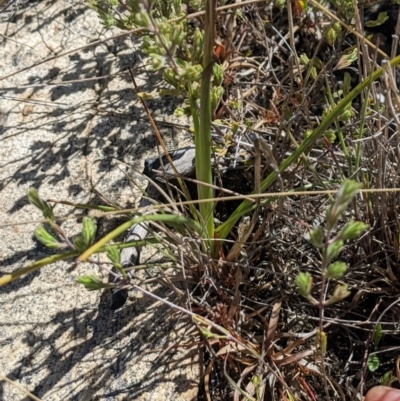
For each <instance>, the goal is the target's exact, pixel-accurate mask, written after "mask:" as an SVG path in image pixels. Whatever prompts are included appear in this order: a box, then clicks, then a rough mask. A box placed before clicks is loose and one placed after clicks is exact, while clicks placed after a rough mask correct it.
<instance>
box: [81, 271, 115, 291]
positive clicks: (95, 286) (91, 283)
mask: <svg viewBox="0 0 400 401" xmlns="http://www.w3.org/2000/svg"><path fill="white" fill-rule="evenodd" d="M76 282H77V283H79V284H83V285H84V286H85V288H86V289H87V290H88V291H95V290H100V289H102V288H113V287H114V284H110V283H103V282H102V281H101V280H100V278H98V277H97V276H94V275H87V276H79V277H78V278H77V279H76Z"/></svg>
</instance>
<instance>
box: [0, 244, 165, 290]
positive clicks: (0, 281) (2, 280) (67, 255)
mask: <svg viewBox="0 0 400 401" xmlns="http://www.w3.org/2000/svg"><path fill="white" fill-rule="evenodd" d="M159 242H160V241H159V239H158V238H146V239H144V240H133V241H128V242H121V243H117V244H112V245H110V246H113V247H116V248H118V249H124V248H132V247H136V246H144V245H148V244H158V243H159ZM106 250H107V249H106V247H101V248H99V249H98V250H97V251H96V253H100V252H105V251H106ZM79 253H80V252H79V251H76V250H73V251H68V252H64V253H61V254H57V255H51V256H48V257H47V258H43V259H41V260H38V261H37V262H35V263H32V264H31V265H29V266H27V267H24V268H23V269H20V270H16V271H15V272H12V273H10V274H5V275H4V276H2V277H0V287H1V286H3V285H6V284H8V283H11V282H12V281H14V280H16V279H17V278H19V277H21V276H24V275H25V274H28V273H31V272H33V271H35V270H38V269H40V268H42V267H44V266H47V265H51V264H52V263H56V262H59V261H60V260H66V259H71V258H75V257H77V256H79Z"/></svg>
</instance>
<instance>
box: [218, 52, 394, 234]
mask: <svg viewBox="0 0 400 401" xmlns="http://www.w3.org/2000/svg"><path fill="white" fill-rule="evenodd" d="M398 64H400V56H397V57H395V58H394V59H393V60H391V61H390V67H391V68H393V67H395V66H397V65H398ZM382 73H383V69H382V68H379V69H378V70H376V71H375V72H373V73H372V74H371V76H370V78H367V79H365V80H364V81H363V82H361V83H360V84H359V85H357V86H356V87H355V88H354V89H353V90H352V91H351V92H350V93H349V94H348V95H347V96H346V97H345V98H344V99H343V100H342V101H341V102H340V103H338V105H337V106H336V107H335V108H334V109H333V110H332V111H331V112H330V113H329V114H328V115H327V116H326V117H325V118H324V119H323V120H322V122H321V124H320V125H319V126H318V127H317V128H316V129H315V130H314V131H313V133H312V134H311V135H310V136H309V137H307V138H306V139H304V141H303V142H302V143H301V144H300V146H299V147H298V148H297V149H295V150H294V152H293V153H292V154H291V155H290V156H289V157H288V158H286V159H285V160H284V161H283V162H282V163H281V165H280V166H279V168H278V171H276V170H275V171H273V172H272V173H271V174H270V175H269V176H268V177H267V178H266V179H265V180H264V181H263V182H262V183H261V186H260V190H261V192H264V191H265V190H266V189H267V188H268V187H269V186H270V185H271V184H272V183H273V182H274V181H275V180H276V179H277V178H278V174H282V173H283V172H284V171H286V169H287V168H288V167H289V166H290V165H291V164H293V163H295V162H296V161H297V160H298V159H299V158H300V157H301V155H302V153H306V152H307V151H308V150H309V149H310V148H311V146H312V145H313V144H314V143H315V141H317V140H318V139H319V138H321V136H322V135H323V134H324V133H325V131H326V130H327V129H328V128H329V127H330V126H331V124H332V123H333V122H334V121H335V120H336V119H337V118H338V117H339V116H340V115H341V114H342V113H343V111H344V110H345V109H346V107H347V106H348V104H350V103H351V102H352V101H353V100H354V99H355V98H356V97H357V96H358V95H359V94H360V93H361V92H362V91H363V90H365V89H367V88H368V87H369V86H370V85H371V82H373V81H376V80H377V79H378V78H380V77H381V75H382ZM251 210H252V204H251V203H250V202H249V201H243V202H242V203H241V204H240V205H239V206H238V207H237V209H236V210H235V211H234V212H233V213H232V215H231V216H230V217H229V219H228V220H227V221H225V222H224V223H223V224H221V225H220V226H219V227H218V228H217V229H216V232H217V234H218V238H221V239H225V238H227V236H228V235H229V233H230V232H231V230H232V228H233V227H234V225H235V224H236V222H237V221H238V220H239V219H240V218H241V217H242V216H243V215H245V214H246V213H248V212H249V211H251Z"/></svg>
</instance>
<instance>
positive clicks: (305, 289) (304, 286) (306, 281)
mask: <svg viewBox="0 0 400 401" xmlns="http://www.w3.org/2000/svg"><path fill="white" fill-rule="evenodd" d="M295 283H296V285H297V290H298V291H299V294H300V295H302V296H303V297H304V298H309V297H310V295H311V289H312V283H313V280H312V277H311V274H310V273H303V272H300V273H299V274H298V275H297V277H296V279H295Z"/></svg>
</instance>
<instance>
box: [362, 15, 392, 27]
mask: <svg viewBox="0 0 400 401" xmlns="http://www.w3.org/2000/svg"><path fill="white" fill-rule="evenodd" d="M388 19H389V17H388V15H387V12H382V13H379V14H378V18H377V19H376V20H375V21H367V22H365V24H364V25H365V26H367V27H368V28H373V27H376V26H379V25H382V24H384V23H385V22H386V21H387V20H388Z"/></svg>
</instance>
